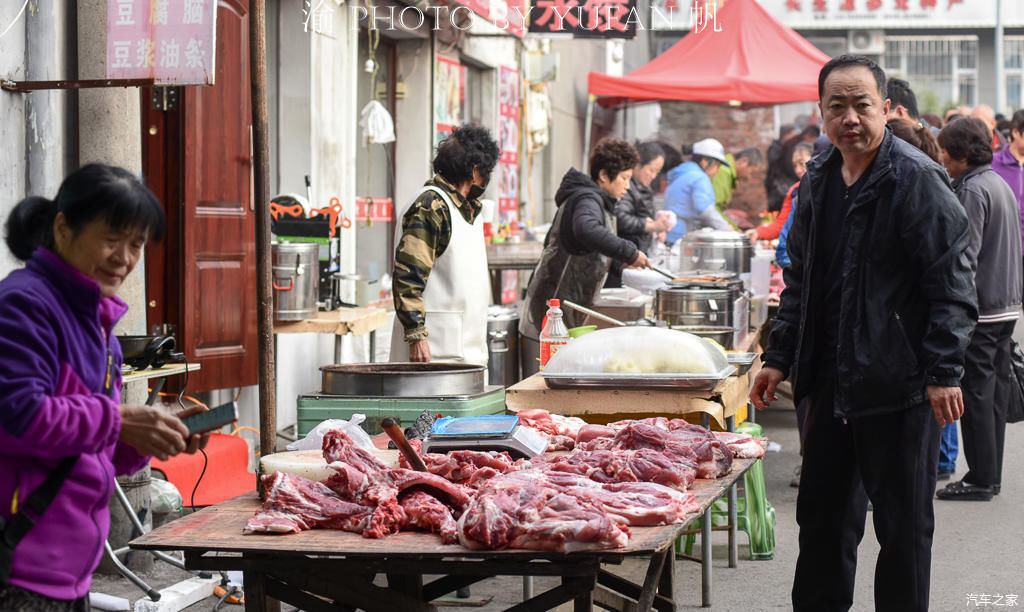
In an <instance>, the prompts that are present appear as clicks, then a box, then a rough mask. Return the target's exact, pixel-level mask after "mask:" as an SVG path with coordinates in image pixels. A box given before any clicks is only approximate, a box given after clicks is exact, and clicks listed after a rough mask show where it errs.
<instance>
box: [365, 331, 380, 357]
mask: <svg viewBox="0 0 1024 612" xmlns="http://www.w3.org/2000/svg"><path fill="white" fill-rule="evenodd" d="M366 360H367V361H369V362H370V363H375V362H376V361H377V330H373V331H371V332H370V354H369V355H367V359H366Z"/></svg>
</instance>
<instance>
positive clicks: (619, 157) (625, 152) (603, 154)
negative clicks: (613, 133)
mask: <svg viewBox="0 0 1024 612" xmlns="http://www.w3.org/2000/svg"><path fill="white" fill-rule="evenodd" d="M639 161H640V156H639V155H638V154H637V152H636V149H635V148H634V147H633V145H631V144H629V143H628V142H626V141H625V140H621V139H618V138H602V139H601V141H600V142H598V143H597V145H595V146H594V148H593V149H592V150H591V151H590V178H592V179H594V180H595V181H597V177H598V176H600V174H601V171H602V170H604V171H605V174H607V175H608V179H609V180H615V177H617V176H619V174H620V173H621V172H625V171H626V170H632V169H633V168H634V167H636V164H637V162H639Z"/></svg>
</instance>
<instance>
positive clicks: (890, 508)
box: [793, 379, 939, 612]
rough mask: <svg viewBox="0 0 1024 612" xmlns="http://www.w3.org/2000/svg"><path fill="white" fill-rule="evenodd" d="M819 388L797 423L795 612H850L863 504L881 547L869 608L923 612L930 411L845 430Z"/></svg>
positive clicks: (929, 523) (935, 444) (929, 516)
mask: <svg viewBox="0 0 1024 612" xmlns="http://www.w3.org/2000/svg"><path fill="white" fill-rule="evenodd" d="M823 382H824V384H822V385H819V386H818V388H817V389H816V390H815V392H814V393H812V396H811V401H810V402H809V406H808V412H807V420H806V421H805V423H804V447H803V448H804V456H803V466H802V468H801V472H800V492H799V495H798V497H797V506H796V520H797V523H798V524H799V525H800V555H799V557H798V558H797V564H796V576H795V578H794V580H793V609H794V610H796V611H797V612H801V611H804V610H806V611H813V612H832V611H846V610H849V609H850V606H851V605H852V604H853V585H854V578H855V576H856V569H857V546H858V544H859V543H860V540H861V538H862V537H863V536H864V521H865V518H866V514H867V503H868V499H870V500H871V503H872V504H873V506H874V511H873V513H872V520H873V522H874V526H875V535H876V537H877V538H878V542H879V544H880V545H881V550H880V551H879V553H878V560H877V562H876V564H875V584H874V587H875V588H874V593H875V602H874V603H875V610H894V611H896V610H898V611H899V612H913V611H915V610H927V609H928V592H929V579H930V574H931V551H932V532H933V531H934V527H935V519H934V514H933V509H932V497H933V495H934V493H935V471H936V465H937V462H938V453H939V426H938V423H936V422H935V418H934V417H933V416H932V411H931V407H930V406H929V405H927V404H921V405H920V406H917V407H914V408H910V409H907V410H902V411H900V412H895V413H891V414H883V415H877V416H865V417H858V418H855V419H849V420H848V421H847V422H845V423H844V422H843V421H842V420H841V419H837V418H836V417H834V416H833V394H834V388H835V387H834V384H835V383H834V379H831V380H827V382H826V380H823Z"/></svg>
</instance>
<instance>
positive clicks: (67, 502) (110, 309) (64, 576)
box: [0, 249, 148, 599]
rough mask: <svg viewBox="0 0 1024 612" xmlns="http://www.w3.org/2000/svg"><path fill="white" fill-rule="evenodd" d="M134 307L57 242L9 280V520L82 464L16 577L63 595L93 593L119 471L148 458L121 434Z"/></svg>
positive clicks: (4, 411)
mask: <svg viewBox="0 0 1024 612" xmlns="http://www.w3.org/2000/svg"><path fill="white" fill-rule="evenodd" d="M127 310H128V306H127V305H126V304H125V303H124V302H123V301H121V299H119V298H117V297H112V298H104V297H102V296H101V294H100V287H99V285H98V284H97V283H96V281H94V280H92V279H91V278H89V277H87V276H85V275H84V274H82V273H81V272H79V271H78V270H76V269H75V268H73V267H71V266H70V265H69V264H67V263H66V262H64V260H62V259H61V258H60V257H58V256H57V255H55V254H54V253H52V252H51V251H49V250H47V249H37V250H36V252H35V253H34V254H33V255H32V257H31V258H30V259H29V261H28V262H27V265H26V266H25V268H24V269H21V270H15V271H14V272H12V273H11V274H10V275H8V276H7V278H5V279H3V280H2V281H0V515H2V516H3V517H4V518H5V519H9V518H10V517H11V516H12V514H13V513H14V512H15V511H17V510H18V508H19V504H20V503H21V502H24V500H25V498H26V497H27V496H28V495H29V494H30V493H32V492H33V491H35V490H36V488H38V487H39V485H40V483H42V481H43V479H45V478H46V476H47V475H48V474H49V473H50V472H51V471H53V469H54V467H56V465H57V464H58V463H59V462H60V461H61V459H63V458H64V457H67V456H70V455H78V456H79V459H78V463H76V464H75V467H74V469H73V470H72V471H71V474H70V475H69V476H68V478H67V480H66V481H65V482H64V485H63V486H62V487H61V489H60V492H59V493H58V494H57V497H56V498H55V499H54V500H53V503H52V504H51V505H50V507H49V508H48V509H47V510H46V512H44V513H43V515H42V518H41V519H40V520H39V521H38V522H37V523H36V524H35V526H33V527H32V529H31V530H29V532H28V534H27V535H26V536H25V538H24V539H23V540H22V541H21V543H20V544H19V545H18V546H17V547H16V548H15V549H14V564H13V568H12V571H11V580H10V581H11V584H13V585H15V586H19V587H21V588H24V589H28V590H30V591H34V592H36V593H40V594H42V595H45V596H47V597H52V598H55V599H78V598H79V597H83V596H84V595H85V594H86V593H87V592H88V591H89V584H90V582H91V580H92V572H93V570H95V569H96V565H97V564H98V563H99V560H100V555H101V554H102V552H103V543H104V541H105V540H106V538H107V532H108V530H109V527H110V512H109V510H108V508H109V500H110V494H111V492H112V490H113V484H114V475H115V474H130V473H133V472H135V471H138V470H139V469H141V468H142V467H143V466H144V465H145V464H146V461H147V460H148V457H140V456H139V454H138V453H137V452H135V450H134V449H133V448H132V447H130V446H128V445H125V444H122V443H121V442H119V441H118V436H119V435H120V431H121V415H120V412H119V411H118V403H119V401H120V394H121V393H120V389H121V347H120V345H119V344H118V341H117V338H116V337H115V336H114V335H113V333H112V331H113V328H114V324H115V323H117V321H118V320H119V319H120V318H121V317H122V316H123V315H124V313H125V312H126V311H127Z"/></svg>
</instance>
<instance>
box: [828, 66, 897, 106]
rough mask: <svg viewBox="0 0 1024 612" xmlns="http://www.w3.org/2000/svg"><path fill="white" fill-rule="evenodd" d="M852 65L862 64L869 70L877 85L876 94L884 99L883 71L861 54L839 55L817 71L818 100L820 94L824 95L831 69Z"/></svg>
mask: <svg viewBox="0 0 1024 612" xmlns="http://www.w3.org/2000/svg"><path fill="white" fill-rule="evenodd" d="M854 66H863V67H865V68H867V69H868V70H870V71H871V74H872V76H874V77H875V85H877V86H878V95H880V96H882V99H883V100H884V99H885V97H886V95H885V71H884V70H882V68H881V67H880V66H879V65H878V64H876V63H875V62H874V61H873V60H872V59H871V58H869V57H864V56H863V55H840V56H839V57H837V58H834V59H832V60H830V61H829V62H828V63H827V64H825V65H824V66H822V68H821V72H819V73H818V99H819V100H820V99H821V96H823V95H825V80H826V79H828V75H830V74H832V71H833V70H839V69H840V68H852V67H854Z"/></svg>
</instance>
